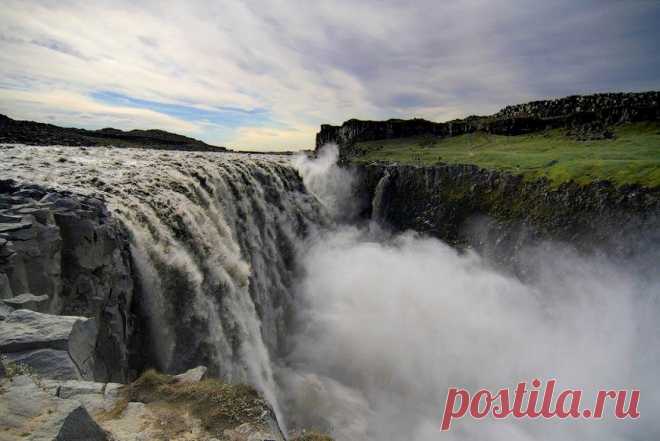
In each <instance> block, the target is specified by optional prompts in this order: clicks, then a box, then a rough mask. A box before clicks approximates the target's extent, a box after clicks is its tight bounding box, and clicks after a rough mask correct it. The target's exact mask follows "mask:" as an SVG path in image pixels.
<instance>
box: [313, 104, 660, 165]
mask: <svg viewBox="0 0 660 441" xmlns="http://www.w3.org/2000/svg"><path fill="white" fill-rule="evenodd" d="M657 119H660V92H643V93H610V94H596V95H588V96H571V97H566V98H561V99H556V100H547V101H534V102H531V103H526V104H519V105H515V106H508V107H505V108H504V109H502V110H500V111H499V112H498V113H496V114H494V115H491V116H470V117H468V118H465V119H462V120H454V121H449V122H445V123H435V122H431V121H426V120H423V119H412V120H399V119H391V120H388V121H360V120H357V119H351V120H348V121H346V122H344V123H343V124H342V125H341V126H332V125H328V124H324V125H322V126H321V131H320V132H319V133H318V134H317V135H316V148H317V149H318V148H320V147H321V146H323V145H324V144H327V143H336V144H337V145H338V146H339V147H340V158H341V159H342V160H346V159H349V158H351V157H352V156H355V155H356V154H358V153H359V152H357V151H356V150H355V148H354V144H355V143H357V142H364V141H373V140H379V139H392V138H404V137H409V136H418V135H432V136H437V137H441V138H442V137H448V136H457V135H462V134H465V133H472V132H475V131H484V132H487V133H493V134H497V135H510V136H515V135H520V134H525V133H531V132H536V131H540V130H545V129H552V128H558V127H566V128H573V129H575V128H577V129H585V128H586V130H587V131H590V132H593V131H597V132H603V130H604V128H605V127H606V126H608V125H611V124H618V123H624V122H636V121H649V120H657Z"/></svg>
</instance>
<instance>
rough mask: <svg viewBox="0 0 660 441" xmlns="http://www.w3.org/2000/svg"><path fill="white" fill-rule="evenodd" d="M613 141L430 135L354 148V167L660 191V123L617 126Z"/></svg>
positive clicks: (554, 135)
mask: <svg viewBox="0 0 660 441" xmlns="http://www.w3.org/2000/svg"><path fill="white" fill-rule="evenodd" d="M610 130H611V131H612V132H614V134H615V138H614V139H603V140H593V141H578V140H576V139H574V138H572V137H569V136H568V135H567V134H566V130H565V129H555V130H549V131H545V132H539V133H534V134H530V135H519V136H503V135H491V134H487V133H473V134H468V135H461V136H456V137H453V138H445V139H438V138H435V137H430V136H421V137H413V138H401V139H389V140H381V141H369V142H362V143H358V144H357V147H359V148H360V149H361V150H363V151H364V154H363V155H361V156H358V157H356V158H354V159H353V161H354V162H356V163H365V162H373V161H386V162H397V163H401V164H416V165H432V164H438V163H449V164H474V165H478V166H480V167H483V168H488V169H496V170H503V171H507V172H512V173H516V174H521V175H523V176H525V178H529V179H534V178H538V177H542V176H545V177H547V178H548V179H550V180H551V181H552V182H553V183H554V184H560V183H562V182H566V181H569V180H574V181H576V182H578V183H580V184H586V183H588V182H592V181H595V180H609V181H612V182H614V183H615V184H617V185H623V184H641V185H644V186H648V187H657V186H660V123H658V122H646V123H634V124H626V125H621V126H615V127H613V128H611V129H610Z"/></svg>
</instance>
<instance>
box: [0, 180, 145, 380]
mask: <svg viewBox="0 0 660 441" xmlns="http://www.w3.org/2000/svg"><path fill="white" fill-rule="evenodd" d="M132 297H133V278H132V270H131V261H130V255H129V250H128V237H127V233H126V231H125V230H124V227H123V226H122V225H121V224H120V223H119V222H118V221H117V220H116V219H115V218H113V217H111V216H110V214H109V212H108V210H107V208H106V206H105V204H104V203H103V201H101V200H99V199H96V198H93V197H87V196H83V195H77V194H74V193H71V192H64V191H54V190H48V189H46V188H44V187H41V186H38V185H31V184H25V185H21V184H18V183H16V182H14V181H11V180H3V181H0V303H2V304H4V305H5V308H8V309H12V308H16V309H23V308H29V309H33V310H35V311H37V312H41V313H49V314H56V315H60V314H61V315H64V316H75V317H79V318H81V320H80V321H79V323H78V325H77V327H78V330H77V334H76V335H78V336H79V337H77V338H78V340H80V341H79V342H78V344H80V345H83V346H84V345H87V346H89V348H88V350H87V351H86V354H88V355H86V356H85V357H78V359H76V357H73V359H74V362H75V367H76V369H75V371H74V370H72V372H73V373H72V374H71V376H72V377H73V378H82V379H89V380H91V379H96V380H99V381H126V380H127V378H128V366H129V363H128V358H129V354H128V342H129V340H130V338H131V335H132V327H133V325H132V313H131V310H130V308H131V304H132ZM10 317H12V316H10ZM14 318H15V321H16V323H17V324H16V325H13V326H12V328H16V327H17V326H19V325H20V326H28V325H27V324H26V322H25V321H24V320H20V317H14ZM48 320H49V319H47V318H46V315H44V317H42V318H38V319H37V318H34V319H33V320H32V323H34V326H35V327H36V328H37V329H45V332H50V331H48V329H50V328H49V324H48ZM0 323H2V322H0ZM7 323H8V322H6V323H4V325H6V326H5V327H8V328H9V325H8V324H7ZM72 325H73V322H72V323H71V325H70V326H69V330H68V331H67V336H68V335H69V333H70V332H71V326H72ZM45 349H48V350H49V351H50V352H48V353H47V354H45V353H42V352H43V350H45ZM35 351H42V352H39V353H35ZM62 351H64V352H62ZM67 351H68V352H69V355H72V350H71V347H70V346H68V345H67V344H66V343H65V344H63V345H60V346H57V345H55V346H53V345H45V346H43V345H39V344H37V343H34V344H32V345H30V344H26V345H23V346H21V347H16V348H14V349H13V350H10V348H5V347H3V348H2V352H5V353H8V354H9V355H11V357H12V358H13V359H19V360H23V361H28V360H34V359H42V358H44V357H46V358H48V357H51V358H53V359H56V358H57V359H59V358H61V359H63V360H65V361H67V363H69V362H68V357H67V354H66V352H67ZM37 361H38V360H37ZM35 363H37V362H35ZM37 364H38V363H37ZM44 368H48V367H47V366H44Z"/></svg>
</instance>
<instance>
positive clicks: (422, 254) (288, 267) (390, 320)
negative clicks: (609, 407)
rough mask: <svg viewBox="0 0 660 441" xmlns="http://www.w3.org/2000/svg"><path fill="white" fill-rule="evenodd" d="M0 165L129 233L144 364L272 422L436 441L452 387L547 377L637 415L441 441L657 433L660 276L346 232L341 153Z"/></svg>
mask: <svg viewBox="0 0 660 441" xmlns="http://www.w3.org/2000/svg"><path fill="white" fill-rule="evenodd" d="M10 154H11V158H10V161H8V162H7V164H9V166H7V165H6V164H5V165H0V170H2V171H3V174H4V176H7V177H12V178H15V179H18V180H21V181H29V182H36V183H41V184H44V185H46V186H51V187H61V188H64V189H68V190H73V191H76V192H80V193H86V194H100V195H102V196H104V197H105V198H106V200H107V201H108V203H109V204H110V206H111V208H112V209H113V211H114V212H115V214H116V215H117V216H119V217H120V218H121V219H122V220H123V222H124V223H125V224H126V226H127V227H128V229H129V231H130V233H131V236H132V244H131V249H132V256H133V261H134V264H135V266H136V270H137V275H138V288H139V292H138V293H137V296H136V298H137V299H138V301H139V302H140V309H141V310H142V311H143V314H142V316H143V318H144V319H145V320H146V322H147V323H146V325H147V326H146V329H145V332H146V334H147V336H146V338H145V342H146V344H147V349H149V350H150V352H151V353H152V357H151V358H150V361H151V362H153V363H154V364H156V365H157V367H159V368H160V369H162V370H165V371H170V372H176V371H180V370H183V369H186V368H190V367H193V366H194V365H197V364H205V365H207V366H209V367H210V369H211V372H212V373H213V374H215V375H219V376H222V377H224V378H226V379H228V380H230V381H248V382H250V383H252V384H254V385H255V386H257V387H258V388H259V389H260V390H261V391H262V393H263V394H264V395H265V396H266V398H267V399H268V400H269V402H270V403H271V404H272V406H273V407H274V409H275V411H276V413H277V414H278V420H279V421H280V423H283V422H284V421H285V420H286V421H287V422H290V423H291V425H292V426H296V427H297V426H300V427H316V428H320V429H324V430H327V431H329V432H331V433H332V434H333V436H335V438H336V439H338V440H339V441H348V440H350V441H356V440H365V441H367V440H368V441H371V440H376V439H378V440H391V441H398V440H401V439H411V440H416V441H432V440H436V439H438V438H439V437H440V436H441V435H440V434H439V433H438V428H439V424H440V414H441V407H442V405H443V404H444V399H445V396H446V392H447V388H448V387H454V386H458V387H463V388H467V389H470V390H477V389H478V388H490V389H492V390H496V389H499V388H501V387H510V386H512V385H513V384H515V383H516V382H517V381H519V380H521V379H527V380H530V379H532V378H535V377H542V378H546V379H547V378H557V379H558V380H559V381H560V383H561V386H563V387H580V388H582V389H584V391H585V394H586V395H589V394H592V393H593V392H594V391H595V390H597V389H598V388H600V387H605V388H610V387H614V388H621V389H632V388H640V389H641V390H642V398H641V400H640V406H643V407H642V411H643V414H642V415H643V416H642V417H641V418H640V419H639V420H638V421H623V422H619V421H615V420H613V419H607V420H603V421H591V420H590V421H568V422H566V421H561V422H560V423H557V422H556V421H539V420H534V421H520V420H512V419H507V420H503V421H494V420H489V419H486V420H481V421H474V420H470V419H468V418H465V419H462V420H460V421H458V420H457V421H455V423H454V428H453V429H452V432H450V433H448V434H446V438H447V439H451V440H469V439H501V440H510V439H517V440H526V441H527V440H528V441H536V440H552V439H577V438H579V439H585V440H601V439H617V440H636V439H657V438H658V436H660V428H659V426H658V424H657V422H656V421H655V419H654V418H653V415H654V414H655V413H657V412H658V409H660V401H658V398H657V397H658V396H660V393H658V382H657V379H656V374H655V372H656V370H657V366H658V365H660V352H659V351H658V349H657V347H658V346H657V342H658V341H660V329H659V328H658V326H657V316H658V315H659V314H660V306H659V305H660V301H659V300H658V292H660V290H659V288H660V277H659V275H658V274H657V272H654V271H652V270H651V271H650V272H649V271H648V270H646V269H644V268H647V267H648V265H647V266H644V267H639V268H631V266H630V265H626V266H622V265H619V264H618V262H615V261H610V260H608V259H606V258H603V257H597V256H581V255H577V254H575V253H574V252H572V251H571V250H570V249H568V248H566V247H564V246H562V245H561V244H550V245H547V246H544V247H543V248H540V249H534V250H528V255H529V264H530V265H531V266H533V267H534V269H535V271H531V272H530V274H533V275H534V276H533V277H530V279H529V280H524V281H523V280H520V279H518V278H516V277H515V276H513V275H511V274H508V273H504V272H502V271H500V270H497V269H496V266H494V265H493V262H490V261H489V260H488V258H484V257H483V256H480V255H478V254H476V253H474V252H472V251H466V252H463V253H459V252H457V251H456V250H454V249H452V248H451V247H449V246H448V245H446V244H444V243H442V242H440V241H438V240H435V239H431V238H428V237H423V236H419V235H416V234H414V233H410V232H408V233H404V234H393V233H391V232H388V231H387V230H386V229H383V228H382V226H380V225H378V224H377V223H374V222H371V223H368V222H364V223H363V222H356V220H357V219H358V217H359V216H358V214H359V213H361V212H362V211H363V209H364V206H363V205H362V203H363V201H360V200H359V198H355V193H354V184H355V177H354V176H353V175H352V174H351V173H350V172H349V171H348V170H346V169H342V168H339V167H337V166H336V164H335V161H336V159H337V150H336V147H334V148H333V147H331V148H329V149H327V150H324V151H322V152H321V155H320V156H319V158H317V159H315V160H311V159H309V158H306V157H304V156H299V157H297V158H296V159H295V160H294V162H293V166H292V164H291V162H290V160H289V159H287V158H282V157H265V156H247V155H230V154H221V155H218V154H198V153H183V152H181V153H179V152H159V151H144V150H131V149H121V150H119V149H106V148H93V149H77V148H58V147H26V146H23V147H20V148H14V149H13V150H12V152H11V153H10ZM53 164H56V166H53ZM296 169H297V171H298V172H299V173H300V175H302V180H301V176H299V175H298V173H297V172H296ZM303 182H304V184H303ZM387 186H388V182H387V177H385V178H383V180H382V181H381V183H379V185H378V189H377V190H376V195H375V198H374V200H373V201H370V202H371V204H372V211H373V214H374V216H375V218H376V219H378V218H380V215H381V213H382V211H383V210H384V209H385V208H386V207H384V205H383V199H384V198H385V197H384V196H383V195H384V192H385V191H386V190H387ZM326 227H327V228H326ZM640 258H644V256H640ZM283 415H285V416H286V418H284V416H283Z"/></svg>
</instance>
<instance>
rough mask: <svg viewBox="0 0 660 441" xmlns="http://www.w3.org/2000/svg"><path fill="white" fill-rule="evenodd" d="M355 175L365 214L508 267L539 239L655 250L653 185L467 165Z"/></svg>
mask: <svg viewBox="0 0 660 441" xmlns="http://www.w3.org/2000/svg"><path fill="white" fill-rule="evenodd" d="M357 170H358V172H359V173H360V175H361V177H362V179H361V185H362V191H363V192H364V194H366V195H367V196H368V197H369V198H370V199H371V200H372V201H373V202H372V205H371V207H369V209H368V210H367V212H366V213H365V215H367V216H370V217H372V218H375V219H378V220H379V221H381V222H384V223H386V224H388V225H390V226H391V227H393V228H395V229H396V230H407V229H411V230H415V231H419V232H422V233H426V234H429V235H431V236H434V237H438V238H440V239H442V240H444V241H447V242H449V243H453V244H455V245H458V246H460V247H465V246H469V247H474V248H477V249H479V250H480V252H481V253H483V254H485V255H491V256H492V257H493V258H494V259H493V261H498V262H501V263H502V264H503V265H506V264H507V263H510V264H511V266H512V267H513V268H514V269H515V270H520V269H521V266H524V263H525V262H524V256H522V255H521V254H520V252H521V251H523V250H525V249H526V248H528V247H530V246H536V245H538V244H540V243H542V242H544V241H547V240H553V241H561V242H564V243H568V244H571V245H573V246H574V247H575V248H576V249H577V250H579V251H582V252H593V251H595V250H599V251H600V252H607V253H611V254H613V255H617V256H621V257H628V258H633V259H634V257H635V256H639V255H648V252H649V251H650V250H657V249H659V248H660V247H659V246H660V188H654V189H649V188H644V187H640V186H623V187H616V186H614V185H613V184H611V183H608V182H594V183H592V184H589V185H585V186H581V185H578V184H576V183H573V182H568V183H565V184H562V185H560V186H558V187H557V186H553V185H552V183H550V182H549V181H547V180H545V179H541V180H536V181H526V180H524V179H523V178H522V177H521V176H515V175H511V174H508V173H502V172H498V171H493V170H485V169H482V168H479V167H477V166H473V165H437V166H428V167H418V166H404V165H382V164H370V165H365V166H359V167H358V168H357ZM640 264H649V262H646V263H644V262H642V263H640Z"/></svg>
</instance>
